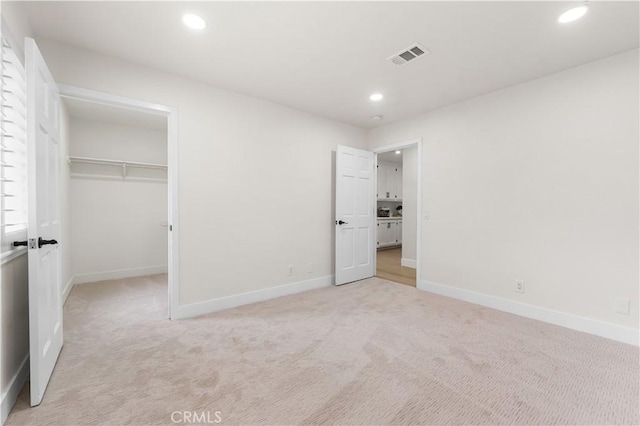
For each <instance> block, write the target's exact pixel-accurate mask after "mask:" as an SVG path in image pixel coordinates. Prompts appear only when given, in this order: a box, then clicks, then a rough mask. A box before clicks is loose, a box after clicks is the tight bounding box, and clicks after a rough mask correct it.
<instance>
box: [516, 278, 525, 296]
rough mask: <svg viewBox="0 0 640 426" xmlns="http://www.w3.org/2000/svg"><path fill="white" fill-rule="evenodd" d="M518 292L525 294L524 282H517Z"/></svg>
mask: <svg viewBox="0 0 640 426" xmlns="http://www.w3.org/2000/svg"><path fill="white" fill-rule="evenodd" d="M516 292H518V293H524V280H516Z"/></svg>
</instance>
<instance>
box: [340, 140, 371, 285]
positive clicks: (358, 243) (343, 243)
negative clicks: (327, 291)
mask: <svg viewBox="0 0 640 426" xmlns="http://www.w3.org/2000/svg"><path fill="white" fill-rule="evenodd" d="M374 171H375V160H374V154H373V153H372V152H369V151H363V150H360V149H355V148H350V147H347V146H341V145H339V146H338V149H337V151H336V285H341V284H345V283H349V282H352V281H357V280H362V279H364V278H369V277H372V276H373V275H374V272H375V271H374V252H373V247H374V244H373V241H374V238H375V237H376V234H375V226H376V215H375V206H374V202H373V200H374V197H375V194H376V192H375V190H376V188H375V187H374V185H375V179H374Z"/></svg>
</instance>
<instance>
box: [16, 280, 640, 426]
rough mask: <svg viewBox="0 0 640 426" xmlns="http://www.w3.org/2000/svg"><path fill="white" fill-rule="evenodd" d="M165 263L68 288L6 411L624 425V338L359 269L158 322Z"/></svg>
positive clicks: (81, 418) (287, 420)
mask: <svg viewBox="0 0 640 426" xmlns="http://www.w3.org/2000/svg"><path fill="white" fill-rule="evenodd" d="M165 316H166V283H165V277H164V276H155V277H147V278H138V279H131V280H124V281H115V282H104V283H99V284H86V285H81V286H76V287H75V288H74V290H73V292H72V294H71V296H70V298H69V301H68V302H67V304H66V306H65V346H64V348H63V350H62V354H61V356H60V360H59V362H58V366H57V367H56V370H55V372H54V374H53V377H52V379H51V383H50V385H49V388H48V390H47V393H46V395H45V398H44V401H43V402H42V404H41V405H40V406H39V407H36V408H29V407H28V398H27V396H28V390H27V389H25V390H24V391H23V392H22V394H21V397H20V399H19V402H18V404H17V406H16V407H15V408H14V410H13V412H12V413H11V415H10V417H9V419H8V421H7V425H21V424H34V425H52V424H56V425H71V424H73V425H79V424H109V425H117V424H172V423H171V418H170V416H171V413H172V412H173V411H176V410H181V411H191V412H193V411H196V412H203V411H204V412H210V413H211V415H210V419H214V420H215V417H214V413H215V411H220V417H221V419H222V424H271V425H273V424H279V425H280V424H545V425H546V424H613V423H615V424H638V423H639V422H640V415H639V413H638V410H639V408H638V401H639V388H638V377H639V365H638V364H639V352H638V348H636V347H633V346H629V345H625V344H622V343H616V342H613V341H610V340H606V339H603V338H598V337H594V336H590V335H587V334H583V333H579V332H574V331H571V330H568V329H564V328H561V327H556V326H552V325H548V324H544V323H541V322H537V321H533V320H528V319H525V318H521V317H517V316H513V315H510V314H505V313H501V312H498V311H494V310H491V309H486V308H482V307H479V306H475V305H472V304H467V303H464V302H459V301H456V300H453V299H448V298H445V297H440V296H436V295H433V294H429V293H425V292H421V291H419V290H416V289H415V288H411V287H408V286H403V285H397V284H392V283H389V282H387V281H384V280H381V279H378V278H373V279H369V280H365V281H361V282H358V283H354V284H349V285H345V286H341V287H330V288H324V289H320V290H315V291H311V292H307V293H303V294H298V295H294V296H288V297H283V298H280V299H275V300H271V301H267V302H262V303H257V304H254V305H248V306H244V307H240V308H237V309H232V310H228V311H224V312H219V313H217V314H212V315H209V316H206V317H201V318H197V319H192V320H183V321H168V320H166V319H165Z"/></svg>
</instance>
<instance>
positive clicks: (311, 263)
mask: <svg viewBox="0 0 640 426" xmlns="http://www.w3.org/2000/svg"><path fill="white" fill-rule="evenodd" d="M307 274H313V262H309V265H308V266H307Z"/></svg>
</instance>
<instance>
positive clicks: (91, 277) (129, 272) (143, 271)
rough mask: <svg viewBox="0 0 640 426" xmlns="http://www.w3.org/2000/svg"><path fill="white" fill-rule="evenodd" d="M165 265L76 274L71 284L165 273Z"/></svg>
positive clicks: (166, 268)
mask: <svg viewBox="0 0 640 426" xmlns="http://www.w3.org/2000/svg"><path fill="white" fill-rule="evenodd" d="M167 270H168V267H167V265H159V266H146V267H143V268H130V269H118V270H115V271H105V272H94V273H89V274H76V275H75V276H74V277H73V284H74V285H75V284H87V283H95V282H97V281H106V280H119V279H122V278H131V277H143V276H145V275H155V274H166V273H167Z"/></svg>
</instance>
